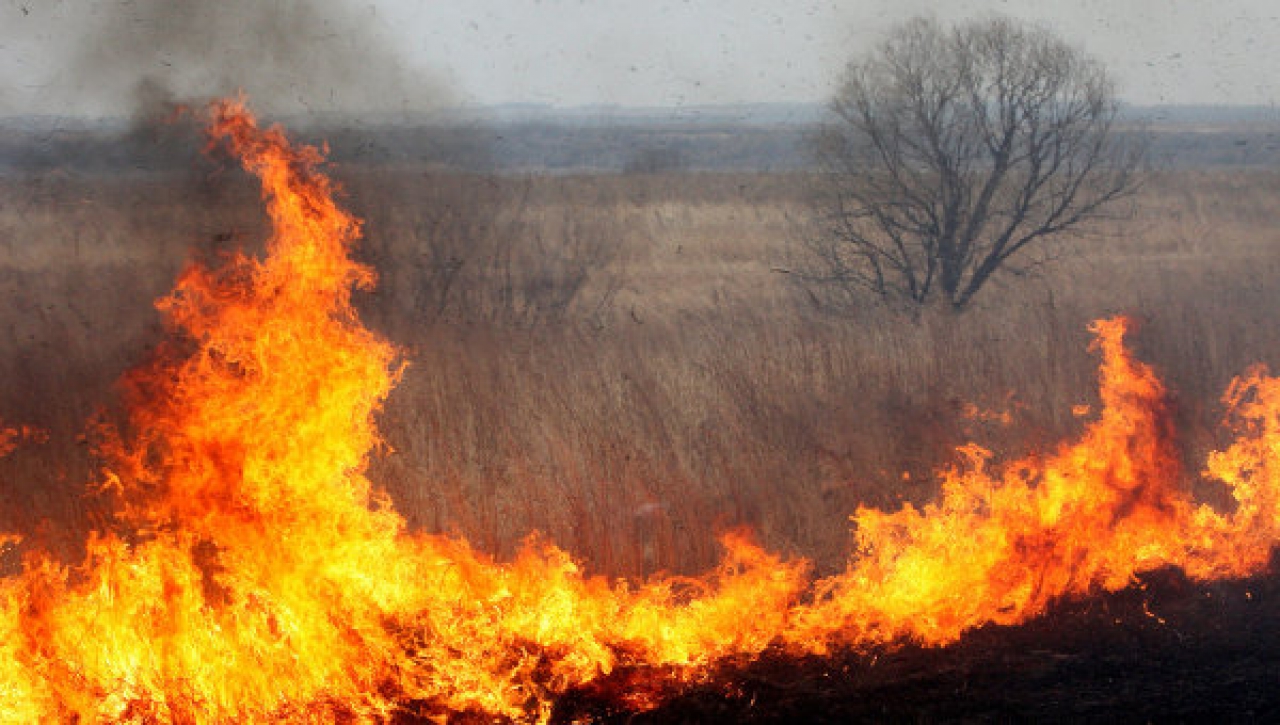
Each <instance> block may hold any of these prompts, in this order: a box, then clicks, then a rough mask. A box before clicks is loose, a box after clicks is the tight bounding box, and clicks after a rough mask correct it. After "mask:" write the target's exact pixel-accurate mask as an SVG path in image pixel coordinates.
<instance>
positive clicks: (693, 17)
mask: <svg viewBox="0 0 1280 725" xmlns="http://www.w3.org/2000/svg"><path fill="white" fill-rule="evenodd" d="M994 12H999V13H1004V14H1007V15H1012V16H1015V17H1020V18H1025V19H1027V20H1031V21H1033V22H1037V23H1040V24H1042V25H1044V26H1047V27H1049V28H1051V29H1053V30H1055V31H1056V32H1057V33H1058V34H1059V35H1060V36H1062V37H1063V38H1064V39H1066V40H1067V41H1068V42H1070V43H1072V44H1074V45H1077V46H1078V47H1080V48H1082V49H1084V50H1086V51H1087V52H1089V53H1091V54H1093V55H1095V56H1096V57H1098V58H1099V59H1100V60H1102V61H1103V63H1104V64H1105V65H1106V66H1107V67H1108V68H1109V69H1110V70H1111V72H1112V74H1113V76H1114V77H1115V79H1116V81H1117V88H1118V92H1119V94H1120V96H1121V97H1122V98H1123V99H1125V100H1127V101H1130V102H1133V103H1138V104H1157V103H1177V104H1184V103H1185V104H1190V103H1203V104H1249V105H1273V104H1276V103H1277V102H1278V101H1280V2H1277V0H1212V1H1210V0H1204V1H1201V0H1194V1H1192V0H1071V1H1069V2H1068V1H1059V0H1023V1H1022V2H1018V1H1016V0H1008V1H1003V2H1002V1H1001V0H949V1H948V2H941V1H938V0H843V1H831V0H828V1H825V2H816V1H811V0H793V1H785V0H784V1H775V2H757V1H755V0H701V1H699V0H688V1H682V0H649V1H643V0H599V1H596V2H586V1H576V0H575V1H567V0H542V1H540V2H538V1H534V0H467V1H466V2H462V1H459V2H444V1H437V0H358V1H357V0H0V112H4V113H56V114H66V115H81V114H91V115H105V114H122V113H129V112H131V110H132V109H134V108H135V107H136V106H137V104H138V99H139V96H140V90H139V89H140V88H141V89H143V92H142V93H141V95H146V93H155V92H159V93H160V94H161V95H164V94H166V93H171V94H172V95H174V96H177V97H182V98H200V97H207V96H210V95H215V94H222V93H226V92H228V91H229V90H233V89H234V88H236V87H242V88H244V89H246V90H247V91H248V92H249V93H250V94H251V95H252V96H255V98H254V101H255V103H256V104H257V105H259V106H262V107H269V108H272V109H274V110H279V111H285V112H296V111H299V110H312V111H339V112H349V113H350V112H355V113H359V112H360V111H362V110H368V111H370V112H385V111H389V110H390V111H396V110H403V111H414V110H421V109H427V108H432V107H439V106H452V105H459V104H495V103H509V102H535V103H548V104H553V105H559V106H576V105H587V104H622V105H632V106H681V105H701V104H716V103H736V102H759V101H820V100H823V99H825V97H826V96H827V94H828V93H829V92H830V90H831V89H832V87H833V85H834V82H835V79H836V77H837V75H838V73H839V71H840V69H841V67H842V66H843V65H844V63H845V62H846V61H847V60H848V59H849V58H850V57H852V56H854V55H856V54H857V53H859V52H860V51H863V50H865V49H867V48H868V47H870V46H873V45H874V44H875V43H876V42H877V40H878V39H879V38H880V37H882V36H883V34H884V32H885V31H886V30H888V29H889V28H891V27H892V26H893V25H894V24H896V23H898V22H900V21H902V20H904V19H906V18H908V17H910V16H912V15H915V14H920V13H931V14H934V15H936V16H938V17H939V18H941V19H943V20H948V19H954V18H961V17H970V16H975V15H979V16H980V15H983V14H989V13H994Z"/></svg>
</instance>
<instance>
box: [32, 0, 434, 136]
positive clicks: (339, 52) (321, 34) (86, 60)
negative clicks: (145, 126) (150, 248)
mask: <svg viewBox="0 0 1280 725" xmlns="http://www.w3.org/2000/svg"><path fill="white" fill-rule="evenodd" d="M32 5H33V8H32V11H31V12H32V13H33V14H38V13H48V14H49V15H48V17H46V18H44V19H43V20H44V21H45V22H47V23H48V22H52V23H53V24H54V25H55V26H56V27H54V31H53V32H54V33H55V34H56V33H59V32H65V31H66V30H67V29H72V28H74V29H76V30H78V31H80V32H79V33H78V34H79V35H80V37H78V38H68V37H65V36H64V37H62V38H58V39H51V44H53V45H57V44H63V43H65V45H64V46H63V47H70V48H74V50H71V51H70V58H69V63H68V66H67V72H66V73H65V74H63V75H62V78H63V79H64V80H65V81H66V82H65V83H60V84H58V85H59V86H65V90H63V89H61V88H60V89H58V91H59V92H66V93H72V94H77V95H78V97H79V100H80V103H84V102H85V101H86V100H91V101H92V104H93V105H94V106H98V107H105V108H112V109H119V111H118V113H120V114H121V115H134V116H135V117H138V118H141V119H154V118H156V117H157V116H160V115H164V114H165V113H167V112H168V111H169V110H170V109H171V108H172V106H173V105H174V103H175V102H185V103H202V102H204V101H206V100H207V99H209V98H211V97H216V96H224V95H228V94H231V93H235V92H237V91H244V92H245V93H247V94H248V96H249V98H250V100H251V102H252V104H253V107H254V108H256V109H258V110H259V111H261V112H263V113H266V114H269V115H273V116H277V117H279V116H291V117H295V119H296V117H298V116H301V117H303V118H304V119H306V118H310V119H312V120H316V119H322V118H323V119H332V118H333V117H335V116H338V117H345V118H360V119H363V120H365V121H368V120H372V119H383V120H404V119H407V118H409V117H412V116H415V115H419V114H422V113H425V112H430V111H432V110H433V109H438V108H440V107H441V106H442V105H446V99H445V93H444V92H443V88H442V84H440V83H438V82H435V81H434V80H432V79H431V78H430V77H427V74H425V73H423V72H421V71H419V70H417V69H414V68H412V66H411V65H408V64H406V63H405V62H404V60H403V58H401V57H400V56H399V54H398V52H397V50H398V49H397V46H396V42H395V41H396V38H395V37H393V34H392V32H391V29H390V28H389V27H388V26H387V24H386V21H384V20H383V19H382V18H381V17H380V16H379V14H378V11H377V9H376V8H375V7H374V6H372V5H364V4H356V3H352V2H346V1H343V0H115V1H113V2H101V1H96V2H95V1H94V0H62V1H61V2H59V1H58V0H54V1H53V2H50V3H48V4H47V5H46V4H44V3H40V2H36V3H32ZM31 20H32V21H35V22H40V21H41V18H38V17H33V18H31ZM58 27H61V30H59V29H58ZM74 100H75V99H69V101H74ZM68 105H75V104H74V103H69V104H68ZM112 115H115V114H114V113H113V114H112Z"/></svg>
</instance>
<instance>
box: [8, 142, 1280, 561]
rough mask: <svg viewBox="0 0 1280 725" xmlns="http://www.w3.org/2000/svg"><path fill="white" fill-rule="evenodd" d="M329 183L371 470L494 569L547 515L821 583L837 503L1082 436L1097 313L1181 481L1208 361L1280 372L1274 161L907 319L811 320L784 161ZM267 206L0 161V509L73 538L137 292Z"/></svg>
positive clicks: (910, 492) (202, 178)
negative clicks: (370, 416)
mask: <svg viewBox="0 0 1280 725" xmlns="http://www.w3.org/2000/svg"><path fill="white" fill-rule="evenodd" d="M336 175H337V176H338V177H339V178H340V179H341V180H342V182H343V184H344V186H345V188H346V202H347V204H348V205H349V206H350V207H351V208H352V209H354V210H355V211H356V212H357V213H358V214H359V215H361V216H363V217H364V218H366V219H367V224H366V227H365V231H366V237H367V239H366V243H365V245H364V247H363V249H362V252H361V255H362V258H363V259H365V260H366V261H367V262H368V263H370V264H371V265H373V266H374V267H376V268H377V270H378V272H379V274H380V276H381V286H380V287H379V289H378V290H377V291H376V292H373V293H368V294H365V295H363V296H362V297H361V305H362V308H363V309H364V310H365V317H366V320H367V321H368V323H369V324H370V325H371V326H373V327H374V328H376V329H378V330H379V331H381V332H382V333H383V334H385V335H386V336H387V337H389V338H390V339H392V340H393V341H394V342H395V343H396V344H397V345H399V346H400V347H401V349H402V350H403V352H404V357H405V359H406V360H407V361H408V363H409V367H408V368H407V370H406V372H405V374H404V378H403V381H402V383H401V384H400V386H399V387H398V388H397V390H396V391H395V393H394V394H393V397H392V398H391V400H390V401H389V402H388V405H387V407H386V411H385V413H384V415H383V417H382V425H383V430H384V435H385V437H386V441H387V444H388V445H387V447H386V450H385V451H384V452H383V453H382V454H381V455H380V456H379V457H378V458H377V459H376V460H374V461H373V462H372V475H373V478H374V480H375V481H377V482H379V483H380V484H381V485H383V486H385V487H386V489H387V490H388V491H389V492H390V494H391V496H392V497H393V499H394V500H395V501H396V503H397V505H398V506H399V509H400V510H401V511H402V512H403V513H404V514H405V515H406V517H407V518H408V519H409V521H410V522H411V524H412V525H413V526H415V527H419V528H422V529H426V530H432V531H455V532H458V533H460V534H463V535H465V536H466V537H467V538H468V539H470V540H471V541H472V542H473V543H474V544H476V546H477V547H479V548H481V549H483V550H486V551H489V552H492V553H494V554H495V555H498V556H500V557H501V556H507V555H509V554H511V553H512V552H513V551H514V550H515V549H516V547H517V546H518V545H519V543H520V541H521V540H522V539H523V538H524V537H525V536H527V535H528V534H529V533H530V532H533V531H540V532H542V533H543V534H545V535H546V536H547V537H548V538H550V539H552V540H554V541H555V542H557V543H559V544H560V545H562V546H564V547H565V548H567V549H569V550H570V551H572V552H574V554H575V555H576V556H578V557H580V558H581V559H582V561H583V562H585V565H586V567H587V568H588V569H589V570H591V571H596V572H604V573H608V574H616V575H623V574H627V575H634V574H647V573H652V572H655V571H658V570H666V571H676V572H690V571H695V570H700V569H703V568H705V567H707V566H709V565H711V564H712V563H714V561H715V559H716V556H717V553H718V552H717V544H716V537H715V534H716V532H717V531H723V530H727V529H732V528H735V527H743V526H745V527H749V528H750V529H752V530H754V531H755V532H756V534H757V536H758V538H759V539H760V540H761V541H762V543H764V544H765V545H766V546H768V547H769V548H771V549H774V550H778V551H783V552H787V553H793V554H797V555H804V556H808V557H811V558H813V559H814V560H815V562H816V564H817V567H818V569H819V570H820V571H829V570H831V569H833V568H835V567H837V566H839V565H840V564H841V563H842V562H843V560H844V558H845V557H846V556H847V553H848V545H849V532H848V522H847V515H848V514H850V513H852V511H853V510H854V509H855V508H856V507H857V506H858V505H859V504H869V505H875V506H889V507H892V506H895V505H897V504H898V502H900V501H902V500H913V501H923V500H927V499H928V498H929V497H930V496H931V495H933V493H934V490H935V489H934V482H933V478H932V477H931V475H930V474H931V471H934V470H936V469H937V468H939V467H941V466H946V465H948V464H949V463H950V462H952V461H953V460H954V458H953V453H952V452H953V450H954V448H955V447H956V446H957V445H959V444H961V443H964V442H966V441H970V440H973V441H977V442H980V443H983V444H986V445H988V446H990V447H992V448H993V449H994V450H996V451H997V454H998V455H999V456H1014V455H1019V456H1020V455H1022V454H1024V453H1027V452H1029V451H1035V450H1043V449H1045V448H1046V447H1051V446H1054V445H1056V442H1057V441H1058V440H1061V439H1062V438H1063V437H1065V436H1069V435H1071V434H1072V433H1073V431H1076V430H1078V429H1079V426H1080V418H1079V417H1077V416H1076V415H1075V414H1073V406H1076V405H1079V404H1089V403H1091V402H1092V401H1093V398H1094V395H1095V394H1094V391H1093V376H1094V364H1095V360H1094V358H1093V357H1092V356H1091V355H1090V354H1089V352H1088V350H1087V348H1088V341H1089V334H1088V332H1087V330H1086V327H1087V325H1088V323H1089V321H1090V320H1091V319H1094V318H1096V317H1099V316H1105V315H1111V314H1115V313H1127V314H1130V315H1133V316H1134V317H1136V318H1137V319H1138V320H1139V321H1140V327H1139V331H1138V332H1137V334H1136V336H1135V339H1134V340H1133V344H1134V345H1135V347H1136V348H1137V349H1138V350H1139V354H1140V355H1141V357H1142V358H1144V359H1145V360H1147V361H1150V362H1152V363H1153V364H1155V365H1156V366H1157V368H1158V369H1160V370H1161V371H1162V372H1163V373H1164V374H1165V376H1166V379H1167V380H1168V382H1169V383H1170V385H1171V387H1172V388H1173V389H1174V390H1175V391H1176V395H1177V403H1178V406H1179V411H1180V414H1179V415H1180V425H1181V431H1182V434H1183V435H1184V436H1185V439H1186V441H1187V443H1188V445H1187V446H1186V448H1187V450H1188V452H1189V453H1188V455H1189V457H1190V458H1191V459H1192V462H1193V466H1192V468H1191V469H1190V470H1192V471H1194V470H1196V468H1195V465H1199V463H1196V461H1202V460H1203V458H1202V457H1200V456H1199V455H1198V453H1199V452H1202V451H1204V450H1206V449H1208V448H1210V447H1212V446H1214V445H1215V442H1216V438H1215V436H1216V435H1217V432H1216V431H1217V423H1218V418H1219V417H1220V415H1221V410H1220V407H1219V406H1218V403H1217V400H1218V396H1219V395H1220V394H1221V392H1222V391H1223V389H1224V387H1225V385H1226V383H1227V382H1228V381H1229V380H1230V379H1231V377H1232V376H1234V375H1236V374H1238V373H1240V372H1242V371H1243V370H1244V369H1245V368H1246V367H1247V366H1248V365H1249V364H1251V363H1253V362H1271V363H1280V334H1277V333H1276V331H1275V329H1274V322H1273V318H1274V311H1275V310H1276V309H1280V254H1278V253H1277V250H1280V204H1277V203H1276V200H1277V199H1278V198H1280V174H1278V173H1272V172H1267V171H1245V170H1201V171H1192V170H1186V171H1176V172H1175V171H1170V172H1153V173H1152V174H1151V175H1150V176H1149V177H1148V178H1147V179H1146V180H1145V184H1144V187H1143V190H1142V192H1141V193H1140V194H1139V196H1138V197H1137V198H1136V199H1135V200H1134V204H1133V209H1132V213H1131V214H1128V215H1126V217H1125V218H1123V219H1118V220H1116V221H1114V222H1109V223H1107V224H1106V225H1105V226H1103V227H1100V228H1098V229H1096V230H1094V233H1093V234H1092V235H1091V236H1090V237H1088V238H1086V239H1082V240H1078V241H1074V242H1072V243H1070V244H1069V245H1068V246H1066V247H1065V248H1064V250H1063V255H1062V258H1061V259H1060V260H1059V262H1058V263H1057V264H1055V265H1054V266H1052V267H1050V268H1047V269H1045V270H1044V271H1043V272H1042V274H1041V276H1038V277H1029V278H1016V279H1011V280H1006V281H1004V282H1002V283H1001V284H999V285H997V286H993V287H992V288H990V289H988V290H986V292H985V294H984V295H982V296H981V297H980V298H979V302H978V306H977V307H976V308H975V309H973V310H972V311H970V312H968V313H966V314H964V315H962V316H954V315H950V314H945V313H928V314H924V315H922V316H920V317H919V318H918V319H915V318H911V317H909V316H904V315H901V314H897V313H894V312H890V311H885V310H879V309H874V308H868V309H867V311H866V312H865V314H862V315H860V316H858V317H856V318H834V317H830V316H827V315H824V314H822V313H820V312H818V311H815V310H814V309H812V307H811V306H810V305H809V303H808V302H807V300H806V298H805V296H804V295H803V294H801V293H800V292H799V291H798V290H797V289H796V288H795V287H794V285H793V280H792V278H791V276H789V275H788V274H786V273H785V271H781V270H785V269H787V268H788V266H789V265H790V264H791V263H792V261H793V255H794V253H795V249H796V245H797V242H798V241H799V240H800V239H801V238H802V237H803V234H804V233H805V231H804V219H805V217H806V213H807V210H806V205H805V198H806V193H805V189H806V184H807V183H808V181H807V179H806V178H805V177H804V176H803V175H799V174H796V175H787V174H772V175H771V174H694V173H688V174H671V175H601V176H542V177H532V178H515V177H501V178H491V177H484V176H468V175H461V174H454V175H451V174H446V173H441V172H435V171H431V170H427V169H420V168H412V167H400V168H384V167H378V168H363V167H359V166H345V167H343V166H340V167H338V168H337V169H336ZM263 228H264V217H263V213H262V211H261V210H260V209H259V205H258V200H257V197H256V191H255V189H254V188H253V186H252V184H251V183H250V182H249V180H248V179H247V177H244V176H243V175H241V174H239V173H238V172H234V173H233V172H231V171H221V170H218V169H216V168H214V167H213V166H210V167H208V168H202V169H200V170H199V171H197V172H193V173H191V174H189V175H180V176H166V175H163V174H160V173H155V172H150V173H146V172H138V173H135V174H119V175H111V176H94V175H89V174H73V173H66V172H50V173H43V174H41V175H39V176H34V177H8V178H3V179H0V374H2V375H3V378H4V380H5V381H6V384H5V385H4V386H0V418H3V420H5V421H6V422H8V423H13V424H17V423H25V424H30V425H32V426H36V427H39V428H41V429H44V430H46V431H48V433H49V439H48V441H47V442H40V441H38V440H36V441H31V442H29V443H28V444H26V445H23V446H22V447H21V448H20V449H19V450H18V451H17V452H15V453H14V454H12V455H11V456H9V457H8V458H6V459H4V460H3V461H0V474H2V476H3V478H2V480H3V486H2V487H0V530H5V531H18V532H22V533H24V534H27V535H28V536H31V537H34V538H36V539H39V540H44V541H45V542H46V543H52V544H54V545H57V546H63V547H65V548H66V549H68V550H70V549H72V548H73V547H74V546H75V545H76V543H75V542H78V541H81V540H82V539H83V535H84V531H85V530H86V529H87V528H88V527H91V526H96V525H100V523H101V521H100V519H101V517H102V516H104V515H105V511H104V509H103V507H102V505H101V504H100V502H99V501H98V500H97V499H96V497H95V496H94V495H92V494H91V493H87V492H86V488H85V485H84V482H85V481H91V480H93V478H94V463H93V461H92V458H91V449H92V439H93V431H92V429H91V426H89V425H88V424H87V422H88V423H91V422H92V421H94V420H96V419H98V418H99V417H101V416H106V417H108V418H110V417H112V416H113V415H115V414H116V413H115V411H114V406H116V405H118V403H116V402H114V400H115V398H114V395H115V393H114V392H113V381H115V380H116V379H117V378H118V377H119V376H120V375H121V374H122V373H123V372H124V371H125V370H127V369H128V368H129V367H130V366H132V365H134V364H136V363H138V362H140V361H142V360H144V359H145V358H146V356H147V354H148V350H149V348H150V346H152V345H153V344H154V343H155V342H156V341H157V340H158V339H159V336H160V335H161V334H162V330H161V329H160V323H159V318H158V315H157V313H156V312H155V311H154V309H153V307H152V301H153V300H154V299H155V298H156V297H158V296H159V295H161V294H163V293H164V292H165V291H167V289H168V288H169V286H170V284H171V283H172V280H173V277H174V276H175V274H176V273H177V272H178V271H179V270H180V269H181V267H182V265H183V264H184V262H185V261H186V260H188V259H189V258H190V257H191V255H192V254H198V255H204V256H214V257H216V256H217V255H219V254H224V253H227V252H228V251H229V250H231V249H234V248H237V247H239V246H244V247H246V248H248V249H250V250H253V249H254V248H255V246H256V245H258V243H259V240H260V238H261V235H262V233H263ZM1188 483H1189V485H1196V482H1194V481H1192V482H1188ZM1202 493H1203V495H1205V496H1208V497H1212V496H1213V495H1214V494H1215V492H1214V491H1213V490H1204V491H1202Z"/></svg>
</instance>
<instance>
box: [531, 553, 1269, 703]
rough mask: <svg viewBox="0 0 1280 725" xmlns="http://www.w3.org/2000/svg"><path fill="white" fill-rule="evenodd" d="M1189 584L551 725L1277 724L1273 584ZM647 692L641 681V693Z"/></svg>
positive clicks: (714, 681)
mask: <svg viewBox="0 0 1280 725" xmlns="http://www.w3.org/2000/svg"><path fill="white" fill-rule="evenodd" d="M1274 572H1275V561H1274V559H1273V562H1272V567H1271V573H1268V574H1265V575H1261V576H1258V577H1254V578H1250V579H1246V580H1243V581H1234V582H1223V583H1214V584H1200V583H1195V582H1191V581H1188V580H1187V579H1186V577H1184V576H1183V575H1182V574H1181V572H1179V571H1177V570H1172V569H1166V570H1161V571H1157V572H1154V573H1152V574H1150V575H1147V576H1145V577H1144V578H1143V579H1142V580H1141V581H1140V582H1139V583H1138V584H1137V585H1136V586H1134V587H1132V588H1130V589H1126V590H1124V591H1121V592H1117V593H1114V594H1101V595H1096V596H1090V597H1086V598H1081V599H1074V600H1070V601H1064V602H1060V603H1059V604H1058V605H1056V606H1055V607H1054V608H1053V609H1052V611H1051V612H1049V613H1048V614H1047V615H1045V616H1044V617H1041V618H1039V619H1037V620H1035V621H1033V622H1030V623H1028V624H1025V625H1022V626H1016V627H996V626H991V627H985V628H982V629H980V630H977V631H975V632H972V633H970V634H969V635H967V636H966V637H965V638H964V639H963V640H962V641H961V642H959V643H958V644H956V645H953V646H950V647H943V648H921V647H917V646H903V647H898V648H886V649H881V650H879V651H875V652H844V653H841V654H839V655H837V656H834V657H830V658H817V657H807V658H802V659H794V658H789V657H787V656H785V655H783V654H781V653H778V652H770V653H768V654H766V655H765V656H764V657H762V658H760V659H759V660H757V661H755V662H750V663H729V664H726V665H724V666H722V667H721V668H720V669H719V670H718V671H717V672H715V673H713V674H712V675H711V676H709V678H708V680H707V681H706V682H705V683H702V684H699V685H695V686H693V687H690V688H689V689H687V690H685V691H683V692H681V693H679V694H676V695H675V696H674V697H672V698H671V699H670V700H668V701H667V702H666V704H664V705H663V706H661V707H659V708H657V709H654V710H650V711H648V712H641V713H637V712H632V711H629V710H627V709H626V708H625V707H623V706H620V705H619V704H618V696H619V692H620V691H625V690H626V689H627V687H628V686H629V685H632V684H634V681H637V679H638V678H637V677H636V673H634V672H620V673H617V674H615V675H614V676H612V677H610V678H607V679H605V680H603V681H601V682H598V683H596V684H595V686H593V687H592V688H590V689H585V690H581V691H577V692H573V693H571V694H569V695H568V696H566V697H565V698H563V699H562V700H561V701H560V703H559V705H558V707H557V710H556V712H555V716H554V722H558V723H573V722H600V723H622V722H627V723H706V722H756V723H783V722H787V723H800V722H808V723H848V722H987V721H1000V722H1008V721H1027V722H1080V721H1125V722H1130V721H1132V722H1210V721H1214V722H1234V721H1251V722H1273V721H1275V720H1276V719H1277V718H1280V688H1278V687H1277V684H1280V577H1278V576H1277V575H1276V574H1275V573H1274ZM643 679H644V678H639V680H643Z"/></svg>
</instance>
